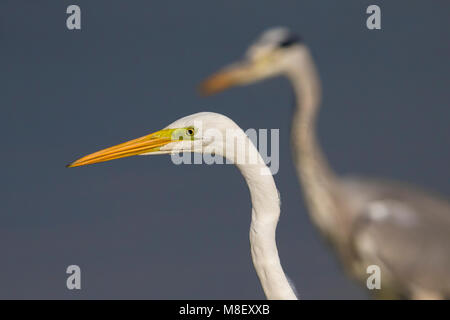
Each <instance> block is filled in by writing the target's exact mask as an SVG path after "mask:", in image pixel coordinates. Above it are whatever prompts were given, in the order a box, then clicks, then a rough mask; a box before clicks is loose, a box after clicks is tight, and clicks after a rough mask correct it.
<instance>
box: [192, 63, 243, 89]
mask: <svg viewBox="0 0 450 320" xmlns="http://www.w3.org/2000/svg"><path fill="white" fill-rule="evenodd" d="M250 67H251V66H249V65H247V64H244V63H239V64H235V65H232V66H229V67H227V68H225V69H223V70H221V71H219V72H217V73H215V74H213V75H212V76H210V77H208V78H206V79H205V80H204V81H203V82H202V83H200V86H199V91H200V94H202V95H205V96H208V95H212V94H215V93H218V92H220V91H223V90H225V89H228V88H230V87H233V86H235V85H238V84H240V83H242V82H243V80H244V79H245V78H246V77H247V75H248V73H249V72H250V71H251V70H250V69H251V68H250Z"/></svg>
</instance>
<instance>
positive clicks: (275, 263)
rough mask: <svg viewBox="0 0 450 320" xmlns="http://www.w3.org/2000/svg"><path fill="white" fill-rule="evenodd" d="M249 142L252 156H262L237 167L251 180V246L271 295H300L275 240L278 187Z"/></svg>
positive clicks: (278, 297)
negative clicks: (284, 269)
mask: <svg viewBox="0 0 450 320" xmlns="http://www.w3.org/2000/svg"><path fill="white" fill-rule="evenodd" d="M242 134H244V133H243V132H242ZM244 135H245V134H244ZM246 138H247V137H246ZM247 139H248V138H247ZM249 145H250V146H249V150H248V152H249V155H250V157H251V159H258V163H257V164H248V163H244V164H237V167H238V168H239V170H240V171H241V173H242V175H243V176H244V178H245V181H246V182H247V185H248V188H249V190H250V196H251V201H252V222H251V226H250V246H251V253H252V259H253V264H254V266H255V269H256V273H257V274H258V277H259V280H260V281H261V285H262V287H263V290H264V293H265V294H266V297H267V299H285V300H288V299H297V297H296V295H295V294H294V291H293V289H292V287H291V286H290V284H289V282H288V280H287V278H286V275H285V274H284V272H283V268H282V267H281V263H280V258H279V256H278V250H277V245H276V241H275V230H276V227H277V223H278V218H279V216H280V199H279V196H278V190H277V188H276V186H275V182H274V180H273V177H272V175H271V174H270V170H269V168H268V167H267V166H266V165H265V164H264V162H263V160H262V158H261V156H260V154H259V152H258V150H257V149H256V148H255V147H254V146H253V144H252V143H251V142H250V143H249ZM264 172H265V173H266V174H264ZM267 173H269V174H267Z"/></svg>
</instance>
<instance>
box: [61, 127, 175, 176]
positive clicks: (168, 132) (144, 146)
mask: <svg viewBox="0 0 450 320" xmlns="http://www.w3.org/2000/svg"><path fill="white" fill-rule="evenodd" d="M173 131H174V130H173V129H164V130H160V131H158V132H155V133H152V134H149V135H146V136H143V137H140V138H137V139H134V140H130V141H127V142H124V143H121V144H118V145H116V146H113V147H110V148H106V149H103V150H100V151H97V152H94V153H92V154H89V155H87V156H84V157H82V158H80V159H78V160H76V161H74V162H72V163H70V164H68V165H67V166H66V167H68V168H71V167H79V166H84V165H87V164H94V163H98V162H104V161H109V160H114V159H119V158H125V157H130V156H135V155H140V154H145V153H151V152H156V151H159V149H160V148H161V147H162V146H164V145H166V144H168V143H170V142H172V141H173V139H172V133H173Z"/></svg>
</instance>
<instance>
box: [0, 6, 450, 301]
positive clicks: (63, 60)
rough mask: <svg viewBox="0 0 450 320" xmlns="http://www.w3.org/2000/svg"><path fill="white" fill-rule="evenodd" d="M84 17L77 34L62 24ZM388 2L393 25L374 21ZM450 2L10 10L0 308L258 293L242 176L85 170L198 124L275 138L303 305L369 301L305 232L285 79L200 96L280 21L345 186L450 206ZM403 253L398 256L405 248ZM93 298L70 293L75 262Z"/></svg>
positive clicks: (1, 79)
mask: <svg viewBox="0 0 450 320" xmlns="http://www.w3.org/2000/svg"><path fill="white" fill-rule="evenodd" d="M70 4H78V5H79V6H80V7H81V10H82V30H81V31H69V30H67V28H66V17H67V15H66V13H65V11H66V8H67V6H68V5H70ZM370 4H378V5H380V7H381V10H382V30H381V31H369V30H368V29H367V28H366V25H365V21H366V17H367V15H366V14H365V10H366V8H367V6H368V5H370ZM449 9H450V3H449V2H448V1H406V0H404V1H361V0H354V1H348V0H347V1H333V0H329V1H325V0H321V1H298V0H295V1H294V0H292V1H261V0H260V1H230V0H227V1H207V0H203V1H197V0H191V1H165V2H163V1H148V0H141V1H124V0H122V1H106V0H104V1H100V0H97V1H79V0H74V1H56V0H54V1H31V0H29V1H19V0H2V1H1V2H0V71H1V72H0V88H1V89H0V90H1V91H0V92H1V94H0V108H1V117H0V119H1V120H0V124H1V125H0V130H1V137H2V139H1V151H0V152H1V157H0V164H1V169H0V174H1V184H0V188H1V189H0V298H64V299H66V298H67V299H72V298H150V299H154V298H156V299H165V298H170V299H171V298H181V299H183V298H191V299H203V298H204V299H218V298H224V299H229V298H230V299H231V298H238V299H245V298H250V299H253V298H255V299H259V298H264V294H263V292H262V290H261V288H260V285H259V282H258V279H257V277H256V274H255V272H254V270H253V266H252V263H251V258H250V253H249V242H248V228H249V222H250V201H249V200H250V199H249V194H248V190H247V187H246V186H245V184H244V181H243V179H242V177H241V176H240V174H239V172H238V170H236V168H234V167H233V166H230V165H228V166H218V165H216V166H207V165H190V166H189V165H183V166H175V165H173V164H172V162H171V161H170V158H169V157H166V156H160V157H151V158H150V157H133V158H128V159H121V160H116V161H113V162H108V163H104V164H99V165H94V166H87V167H82V168H74V169H66V168H65V167H64V165H65V164H66V163H68V162H70V161H72V160H75V159H76V158H77V157H79V156H82V155H84V154H87V153H91V152H93V151H96V150H97V149H99V148H102V147H105V146H109V145H114V144H116V143H119V142H122V141H124V140H127V139H131V138H134V137H138V136H142V135H143V134H146V133H149V132H151V131H154V130H158V129H160V128H162V127H164V126H165V125H167V124H169V123H170V122H172V121H174V120H176V119H178V118H180V117H182V116H185V115H188V114H191V113H194V112H199V111H214V112H221V113H224V114H226V115H228V116H230V117H231V118H232V119H234V120H235V121H236V122H237V123H238V124H240V125H241V126H242V127H243V128H244V129H246V128H250V127H252V128H280V129H281V131H280V139H281V146H280V148H281V155H280V161H281V163H280V166H281V168H280V171H279V173H278V174H277V175H276V176H275V180H276V183H277V185H278V188H279V190H280V192H281V199H282V218H281V220H280V224H279V227H278V235H277V241H278V247H279V252H280V256H281V261H282V264H283V265H284V268H285V270H286V272H287V274H288V275H289V276H290V278H292V280H293V281H294V282H295V284H296V286H297V288H298V291H299V292H300V295H301V297H302V298H307V299H316V298H320V299H324V298H332V299H336V298H342V299H348V298H356V299H359V298H367V297H368V294H367V292H366V290H365V289H363V288H360V287H359V286H358V285H357V284H355V283H353V282H352V281H350V280H348V279H347V278H346V276H345V275H344V272H343V271H342V270H341V268H340V267H339V265H338V263H337V261H336V259H335V258H334V256H333V255H332V254H331V251H330V250H329V249H328V248H327V246H326V244H325V243H324V242H323V241H322V239H321V238H320V235H319V234H318V232H317V231H316V230H315V228H314V227H313V226H312V225H311V223H310V222H309V219H308V216H307V211H306V209H305V206H304V202H303V200H302V199H301V197H300V187H299V185H298V183H297V180H296V177H295V173H294V168H293V165H292V162H291V157H290V150H289V122H290V115H291V107H290V105H291V103H292V101H291V98H292V97H291V92H290V88H289V85H288V82H287V81H286V80H285V79H273V80H270V81H265V82H262V83H259V84H255V85H253V86H249V87H245V88H236V89H233V90H230V91H228V92H226V93H222V94H220V95H217V96H215V97H211V98H208V99H202V98H200V97H199V96H198V95H197V93H196V91H195V88H196V85H197V83H198V82H199V81H200V80H201V79H202V78H204V77H205V76H207V75H208V74H210V73H211V72H213V71H215V70H216V69H217V68H219V67H221V66H222V65H224V64H226V63H229V62H231V61H233V60H234V59H237V58H239V57H240V56H241V55H242V54H243V52H244V50H245V48H246V47H247V45H248V44H249V43H250V41H252V40H253V39H254V38H255V37H256V36H257V35H258V34H259V33H260V32H261V31H263V30H264V29H266V28H267V27H270V26H276V25H287V26H289V27H291V28H292V29H293V30H295V31H297V32H299V33H300V34H302V36H303V37H304V38H305V40H306V42H307V43H308V44H309V46H310V47H311V50H312V52H313V54H314V57H315V60H316V62H317V65H318V69H319V71H320V75H321V78H322V82H323V92H324V100H323V109H322V110H321V113H320V121H319V138H320V141H321V144H322V146H323V148H324V150H325V152H326V154H327V156H328V157H329V160H330V162H331V164H332V165H333V167H334V168H335V169H336V171H338V172H339V173H342V174H344V173H352V172H356V173H362V174H367V175H373V176H383V177H390V178H394V179H398V180H402V181H407V182H411V183H415V184H418V185H421V186H423V187H426V188H431V189H434V190H437V191H439V192H440V193H441V194H443V195H444V196H448V195H449V194H450V179H449V163H450V150H449V135H450V128H449V126H448V123H449V115H450V90H449V83H450V82H449V80H450V63H449V62H450V45H449V38H450V37H449V36H450V30H449V22H448V15H449ZM399 254H401V253H400V252H399ZM70 264H77V265H79V266H80V267H81V270H82V289H81V290H80V291H76V290H75V291H69V290H67V289H66V277H67V275H66V273H65V270H66V267H67V266H68V265H70Z"/></svg>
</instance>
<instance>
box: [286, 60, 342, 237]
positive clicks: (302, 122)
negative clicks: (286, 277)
mask: <svg viewBox="0 0 450 320" xmlns="http://www.w3.org/2000/svg"><path fill="white" fill-rule="evenodd" d="M302 59H303V61H302V63H301V65H299V66H297V67H293V68H291V69H290V71H289V73H288V77H289V79H290V80H291V83H292V86H293V89H294V92H295V97H296V106H295V109H294V115H293V118H292V128H291V130H292V131H291V143H292V150H293V157H294V162H295V166H296V169H297V174H298V176H299V179H300V180H301V182H302V185H303V192H304V194H305V198H306V202H307V204H308V207H309V210H310V212H311V214H312V215H311V216H312V219H313V220H314V222H315V223H316V224H317V225H318V226H319V228H321V229H322V231H324V232H325V233H326V234H328V235H329V236H334V235H335V232H339V231H335V230H339V226H340V225H341V223H340V222H341V221H340V219H342V217H340V216H339V210H338V203H337V200H336V194H335V192H336V190H337V188H336V179H335V175H334V173H333V171H332V169H331V168H330V166H329V165H328V163H327V161H326V159H325V157H324V155H323V153H322V150H321V149H320V146H319V143H318V142H317V137H316V117H317V113H318V109H319V105H320V96H321V88H320V81H319V78H318V75H317V71H316V68H315V65H314V62H313V60H312V57H311V55H310V54H309V53H307V52H306V53H305V55H304V56H303V57H302Z"/></svg>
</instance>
